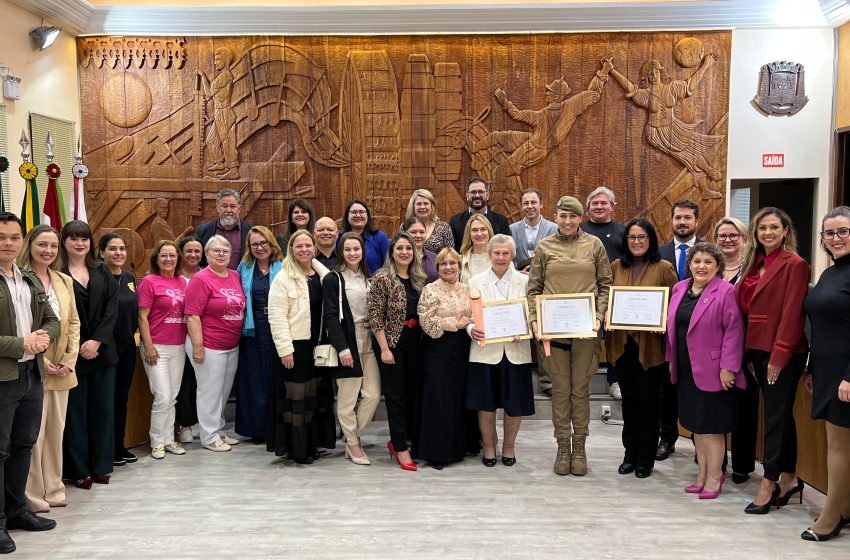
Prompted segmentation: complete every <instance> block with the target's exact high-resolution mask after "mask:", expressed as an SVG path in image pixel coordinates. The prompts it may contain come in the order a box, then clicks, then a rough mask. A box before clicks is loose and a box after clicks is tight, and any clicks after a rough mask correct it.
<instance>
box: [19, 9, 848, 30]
mask: <svg viewBox="0 0 850 560" xmlns="http://www.w3.org/2000/svg"><path fill="white" fill-rule="evenodd" d="M10 1H12V2H13V3H15V4H18V5H21V6H23V7H24V8H26V9H28V10H30V11H32V12H34V13H37V14H39V15H42V16H43V17H45V18H46V19H47V21H48V22H50V23H53V24H55V25H61V26H63V27H65V28H66V30H69V31H71V32H72V33H75V34H91V35H183V36H188V35H294V34H310V35H312V34H316V35H326V34H417V33H505V32H547V31H574V32H576V31H578V32H581V31H588V32H589V31H641V30H647V31H648V30H679V29H691V30H693V29H734V28H748V27H749V28H754V27H832V26H836V25H840V24H842V23H844V22H845V21H847V19H848V18H849V17H850V5H849V4H850V0H626V1H623V0H621V1H615V0H566V1H557V0H536V1H529V2H515V3H511V2H510V1H506V0H489V1H488V0H471V1H467V2H461V3H446V0H430V1H429V0H419V1H417V0H396V1H395V2H393V1H391V0H361V1H360V2H357V1H356V0H354V1H352V0H326V2H325V3H324V4H323V5H316V4H317V2H316V3H312V4H311V3H309V2H304V1H303V0H290V2H286V0H284V1H281V2H277V3H276V4H277V5H274V4H275V3H273V2H266V1H263V0H258V1H256V2H253V3H252V2H250V1H249V0H234V1H231V2H227V1H226V0H218V1H216V2H214V3H210V4H208V3H204V2H194V1H193V2H184V1H182V0H175V1H174V2H170V3H167V2H162V1H161V0H151V1H149V2H147V3H146V2H145V1H143V0H141V1H138V2H135V1H132V0H114V1H115V3H116V5H108V4H105V3H103V2H105V1H107V0H96V2H97V3H94V4H93V3H91V2H88V1H86V0H10Z"/></svg>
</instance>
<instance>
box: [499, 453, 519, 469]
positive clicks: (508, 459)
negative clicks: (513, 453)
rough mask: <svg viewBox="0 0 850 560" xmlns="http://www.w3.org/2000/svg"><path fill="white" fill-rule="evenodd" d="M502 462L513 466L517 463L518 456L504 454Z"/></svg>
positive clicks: (507, 465)
mask: <svg viewBox="0 0 850 560" xmlns="http://www.w3.org/2000/svg"><path fill="white" fill-rule="evenodd" d="M502 464H503V465H505V466H506V467H512V466H514V465H516V457H505V456H504V455H502Z"/></svg>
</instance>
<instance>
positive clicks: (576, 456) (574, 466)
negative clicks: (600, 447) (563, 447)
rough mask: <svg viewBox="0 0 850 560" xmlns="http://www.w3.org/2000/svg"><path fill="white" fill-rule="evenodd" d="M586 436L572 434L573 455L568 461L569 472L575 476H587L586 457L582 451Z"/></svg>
mask: <svg viewBox="0 0 850 560" xmlns="http://www.w3.org/2000/svg"><path fill="white" fill-rule="evenodd" d="M586 438H587V436H580V435H576V434H573V455H572V457H571V459H570V470H572V472H573V474H574V475H576V476H584V475H586V474H587V455H586V454H585V451H584V440H585V439H586Z"/></svg>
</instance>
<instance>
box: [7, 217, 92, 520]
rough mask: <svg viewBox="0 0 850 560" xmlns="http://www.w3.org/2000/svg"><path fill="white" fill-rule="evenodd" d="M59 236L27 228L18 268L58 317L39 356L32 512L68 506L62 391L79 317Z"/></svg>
mask: <svg viewBox="0 0 850 560" xmlns="http://www.w3.org/2000/svg"><path fill="white" fill-rule="evenodd" d="M58 257H59V234H58V233H56V230H55V229H53V228H52V227H50V226H48V225H40V226H36V227H34V228H33V229H31V230H30V232H29V234H28V235H27V238H26V241H25V242H24V250H23V252H22V253H21V256H20V257H19V258H18V266H20V267H21V268H25V269H29V270H32V271H33V272H35V273H36V275H37V276H38V277H39V279H40V280H41V283H42V284H44V292H45V293H46V294H47V295H48V297H49V298H50V305H51V307H52V308H53V312H54V313H55V314H56V316H57V317H58V318H59V326H60V330H59V338H58V339H57V340H55V341H53V342H51V343H50V346H48V347H47V351H46V352H45V353H44V373H45V375H44V403H43V405H42V413H41V429H40V430H39V432H38V441H37V442H36V444H35V445H34V446H33V448H32V461H31V462H30V472H29V476H28V477H27V490H26V495H27V502H28V504H29V507H30V509H31V510H32V511H34V512H38V513H42V512H47V511H50V508H51V507H63V506H66V505H68V504H67V502H66V501H65V485H64V484H62V434H63V433H64V431H65V413H66V411H67V408H68V391H69V390H70V389H71V388H72V387H76V386H77V376H76V374H75V373H74V366H75V365H76V363H77V352H78V351H79V348H80V319H79V317H78V316H77V305H76V303H75V302H74V287H73V284H72V281H71V277H70V276H66V275H65V274H62V273H61V272H59V266H60V262H59V259H58Z"/></svg>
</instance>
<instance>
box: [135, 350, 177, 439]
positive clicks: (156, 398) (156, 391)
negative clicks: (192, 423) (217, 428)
mask: <svg viewBox="0 0 850 560" xmlns="http://www.w3.org/2000/svg"><path fill="white" fill-rule="evenodd" d="M153 347H154V348H156V351H157V353H158V354H159V359H158V360H157V361H156V364H154V365H149V364H148V363H147V362H146V361H145V345H144V343H140V344H139V350H140V352H141V354H142V364H143V365H144V366H145V373H147V374H148V383H150V386H151V393H152V394H153V404H152V405H151V429H150V437H151V449H153V448H156V447H163V446H165V445H170V444H172V443H174V416H175V411H174V405H175V404H176V403H177V393H178V392H180V382H181V381H182V380H183V366H184V365H185V364H186V354H185V349H184V346H183V345H182V344H156V343H154V345H153Z"/></svg>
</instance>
